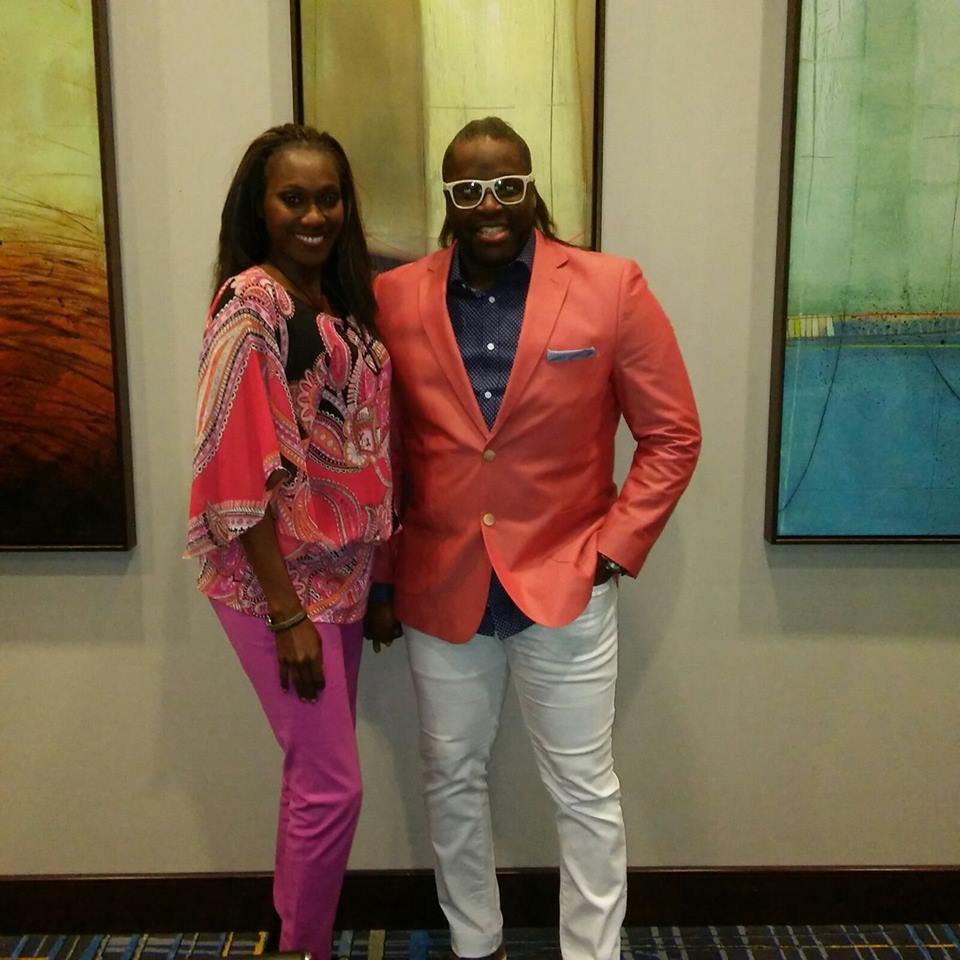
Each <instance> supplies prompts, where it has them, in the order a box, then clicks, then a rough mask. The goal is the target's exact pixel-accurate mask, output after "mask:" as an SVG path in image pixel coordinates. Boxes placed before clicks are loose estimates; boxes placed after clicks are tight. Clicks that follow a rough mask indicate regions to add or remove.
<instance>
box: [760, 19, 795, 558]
mask: <svg viewBox="0 0 960 960" xmlns="http://www.w3.org/2000/svg"><path fill="white" fill-rule="evenodd" d="M800 7H801V0H788V2H787V46H786V52H785V56H784V75H783V126H782V129H781V134H780V213H779V219H778V221H777V265H776V273H775V275H774V276H775V279H774V300H773V345H772V348H771V356H770V422H769V428H768V433H767V509H766V516H765V518H764V528H763V535H764V536H765V537H766V539H767V540H768V541H769V542H770V543H782V542H783V540H782V539H781V538H780V537H779V536H778V534H777V511H778V507H779V505H780V443H781V438H782V430H783V364H784V354H785V347H786V332H787V330H786V324H787V282H788V280H789V277H788V272H789V265H790V217H791V213H792V206H793V168H794V154H795V153H796V127H797V82H798V76H799V72H800V12H801V11H800Z"/></svg>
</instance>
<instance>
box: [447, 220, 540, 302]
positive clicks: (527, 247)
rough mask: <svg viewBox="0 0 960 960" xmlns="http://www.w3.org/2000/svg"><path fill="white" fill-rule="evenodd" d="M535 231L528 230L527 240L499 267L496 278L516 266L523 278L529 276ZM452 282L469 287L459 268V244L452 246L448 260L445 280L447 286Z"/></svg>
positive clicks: (531, 269) (531, 267)
mask: <svg viewBox="0 0 960 960" xmlns="http://www.w3.org/2000/svg"><path fill="white" fill-rule="evenodd" d="M536 233H537V231H536V230H531V231H530V236H529V237H527V242H526V243H525V244H524V245H523V247H522V248H521V250H520V252H519V253H518V254H517V255H516V257H515V258H514V259H513V260H511V261H510V262H509V263H507V264H504V265H503V266H502V267H501V268H500V271H498V279H499V278H500V277H502V276H504V274H505V273H506V271H508V270H511V271H515V270H517V269H518V268H519V269H521V270H522V271H523V276H524V278H525V279H526V278H528V277H529V275H530V274H531V273H532V271H533V252H534V249H535V247H536ZM454 284H457V285H458V286H460V287H464V288H466V289H467V290H469V289H471V288H470V285H469V284H468V283H467V281H466V280H464V279H463V272H462V271H461V269H460V245H459V244H457V246H456V247H455V248H454V251H453V257H452V258H451V262H450V277H449V279H448V280H447V286H448V287H450V286H453V285H454Z"/></svg>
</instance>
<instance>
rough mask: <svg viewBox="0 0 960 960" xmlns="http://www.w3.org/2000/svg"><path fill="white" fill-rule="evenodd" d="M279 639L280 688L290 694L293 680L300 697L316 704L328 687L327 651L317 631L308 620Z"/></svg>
mask: <svg viewBox="0 0 960 960" xmlns="http://www.w3.org/2000/svg"><path fill="white" fill-rule="evenodd" d="M275 639H276V642H277V661H278V663H279V665H280V686H281V687H283V689H284V690H289V689H290V679H291V677H292V678H293V686H294V688H295V689H296V691H297V696H298V697H300V699H301V700H304V701H307V702H309V703H316V701H317V695H318V694H319V692H320V691H321V690H322V689H323V685H324V683H325V681H324V677H323V647H322V645H321V642H320V635H319V633H317V628H316V627H315V626H314V625H313V624H312V623H311V622H310V619H309V618H307V619H306V620H301V621H300V623H298V624H297V625H296V626H294V627H291V628H290V629H289V630H281V631H280V633H278V634H276V637H275Z"/></svg>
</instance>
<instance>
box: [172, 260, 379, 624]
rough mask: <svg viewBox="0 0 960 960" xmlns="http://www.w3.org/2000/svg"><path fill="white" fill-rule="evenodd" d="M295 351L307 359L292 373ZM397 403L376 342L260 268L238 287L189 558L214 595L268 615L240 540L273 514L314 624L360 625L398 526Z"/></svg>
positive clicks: (204, 378) (221, 304) (223, 307)
mask: <svg viewBox="0 0 960 960" xmlns="http://www.w3.org/2000/svg"><path fill="white" fill-rule="evenodd" d="M314 327H315V328H316V329H314ZM294 334H296V336H294ZM292 343H293V344H294V346H296V344H297V343H299V344H300V346H299V347H297V350H299V353H300V354H301V358H300V368H299V369H295V370H293V371H292V372H291V369H290V363H291V362H294V361H295V358H294V356H293V354H292V352H291V344H292ZM304 343H306V344H307V347H308V349H307V361H306V362H305V363H304V362H303V359H302V355H303V344H304ZM311 347H312V349H311ZM296 352H297V351H296V350H294V351H293V353H296ZM295 366H296V363H295ZM389 396H390V359H389V357H388V356H387V352H386V348H385V347H384V346H383V345H382V344H381V343H380V342H379V341H377V340H371V339H370V338H369V337H366V338H364V336H363V335H362V334H361V333H360V331H359V330H358V329H357V328H356V327H355V325H354V324H353V323H351V322H349V321H344V320H341V319H338V318H336V317H332V316H328V315H326V314H323V313H321V314H317V313H316V311H315V310H312V309H311V308H309V307H308V306H307V305H306V304H303V303H301V302H300V301H294V300H293V299H292V298H291V297H290V295H289V294H288V293H287V291H286V290H285V289H284V288H283V287H282V286H280V284H278V283H277V282H276V281H275V280H273V279H272V278H271V277H270V276H268V275H267V274H266V273H265V272H264V271H263V270H262V269H261V268H259V267H251V268H250V269H249V270H245V271H244V272H243V273H240V274H238V275H237V276H235V277H232V278H231V279H230V280H228V281H227V283H226V284H225V285H224V287H223V289H222V290H221V291H220V293H219V294H218V295H217V297H216V298H215V299H214V302H213V305H212V306H211V308H210V312H209V314H208V316H207V324H206V330H205V331H204V336H203V346H202V350H201V355H200V382H199V391H198V397H197V433H196V445H195V449H194V459H193V484H192V487H191V491H190V524H189V531H188V541H187V550H186V553H185V554H184V556H187V557H199V559H200V577H199V581H198V586H199V588H200V590H201V591H202V592H203V593H205V594H206V595H207V596H208V597H211V598H214V599H217V600H221V601H223V602H224V603H226V604H228V605H229V606H231V607H233V608H234V609H236V610H239V611H241V612H243V613H248V614H253V615H255V616H259V617H266V616H267V603H266V598H265V597H264V595H263V591H262V590H261V588H260V584H259V582H258V580H257V578H256V577H255V576H254V573H253V570H252V568H251V567H250V564H249V563H248V561H247V558H246V554H245V553H244V550H243V547H242V546H241V544H240V542H239V540H238V539H237V538H238V535H239V534H241V533H242V532H243V531H244V530H248V529H249V528H250V527H252V526H253V525H254V524H256V523H257V522H258V521H259V520H260V519H261V518H262V517H263V516H264V515H265V513H266V511H267V510H268V509H271V508H272V511H273V516H274V522H275V524H276V531H277V540H278V542H279V544H280V550H281V553H282V554H283V556H284V558H285V560H286V565H287V570H288V571H289V573H290V577H291V579H292V580H293V584H294V586H295V588H296V590H297V593H298V595H299V596H300V600H301V602H302V603H303V606H304V609H305V610H306V611H307V613H308V615H309V616H310V618H311V619H313V620H321V621H325V622H328V623H350V622H352V621H354V620H359V619H360V618H361V617H362V616H363V613H364V610H365V608H366V598H367V591H368V587H369V581H370V566H371V560H372V554H373V550H374V547H375V545H376V544H377V543H378V542H380V541H383V540H386V539H387V538H388V537H389V536H390V532H391V526H392V520H393V515H392V510H391V479H390V457H389ZM278 472H279V476H280V478H281V482H280V483H278V484H277V485H276V486H273V487H272V489H270V490H268V480H270V479H271V477H273V478H274V482H275V481H276V479H277V478H276V477H274V475H275V474H277V473H278Z"/></svg>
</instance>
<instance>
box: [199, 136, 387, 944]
mask: <svg viewBox="0 0 960 960" xmlns="http://www.w3.org/2000/svg"><path fill="white" fill-rule="evenodd" d="M215 288H216V294H215V296H214V298H213V303H212V305H211V307H210V311H209V313H208V315H207V324H206V330H205V333H204V337H203V347H202V352H201V357H200V384H199V395H198V412H197V436H196V447H195V455H194V467H193V486H192V490H191V497H190V528H189V542H188V548H187V552H186V555H187V556H194V557H198V558H199V559H200V579H199V588H200V590H201V591H203V593H205V594H206V595H207V596H208V597H209V598H210V600H211V602H212V604H213V608H214V610H215V612H216V614H217V616H218V618H219V619H220V622H221V624H222V625H223V628H224V630H225V631H226V634H227V637H228V638H229V640H230V643H231V644H232V645H233V647H234V649H235V650H236V652H237V656H238V657H239V658H240V662H241V664H242V665H243V669H244V671H245V672H246V674H247V676H248V677H249V678H250V681H251V682H252V683H253V686H254V688H255V690H256V693H257V696H258V697H259V699H260V703H261V705H262V707H263V710H264V712H265V713H266V715H267V719H268V720H269V722H270V726H271V727H272V729H273V732H274V735H275V736H276V738H277V740H278V742H279V743H280V746H281V748H282V750H283V754H284V760H283V782H282V785H281V790H280V814H279V824H278V830H277V851H276V866H275V873H274V903H275V906H276V909H277V912H278V913H279V915H280V919H281V922H282V928H281V937H280V949H282V950H310V951H314V952H316V953H317V955H318V956H327V955H329V951H330V944H331V934H332V927H333V918H334V913H335V910H336V905H337V899H338V897H339V895H340V887H341V884H342V881H343V874H344V871H345V869H346V863H347V856H348V854H349V851H350V844H351V842H352V839H353V833H354V829H355V827H356V822H357V817H358V814H359V810H360V772H359V766H358V762H357V751H356V742H355V737H354V722H355V707H356V683H357V671H358V668H359V662H360V651H361V644H362V633H361V623H360V621H361V619H362V617H363V613H364V609H365V607H366V600H367V592H368V588H369V581H370V566H371V561H372V554H373V550H374V548H375V546H376V544H377V543H378V542H380V541H383V540H385V539H387V538H388V537H389V535H390V530H391V522H392V511H391V480H390V465H389V456H388V429H389V427H388V417H389V409H388V398H389V381H390V363H389V359H388V357H387V354H386V350H385V349H384V347H383V345H382V344H381V343H380V341H379V340H378V339H377V335H376V330H375V327H374V313H375V309H376V307H375V301H374V298H373V293H372V290H371V283H370V261H369V257H368V254H367V248H366V244H365V242H364V238H363V231H362V226H361V222H360V214H359V211H358V209H357V198H356V192H355V190H354V184H353V177H352V175H351V173H350V166H349V163H348V162H347V158H346V156H345V154H344V152H343V149H342V148H341V146H340V144H339V143H337V141H336V140H334V139H333V137H331V136H330V135H329V134H327V133H318V132H317V131H316V130H314V129H312V128H310V127H305V126H299V125H295V124H286V125H284V126H280V127H273V128H272V129H270V130H267V131H266V132H265V133H264V134H262V135H261V136H259V137H257V139H256V140H254V141H253V143H252V144H251V145H250V146H249V147H248V149H247V151H246V153H245V154H244V157H243V159H242V160H241V162H240V166H239V168H238V169H237V172H236V174H235V176H234V178H233V182H232V184H231V185H230V189H229V191H228V193H227V199H226V203H225V204H224V207H223V214H222V218H221V227H220V248H219V257H218V260H217V267H216V284H215Z"/></svg>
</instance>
